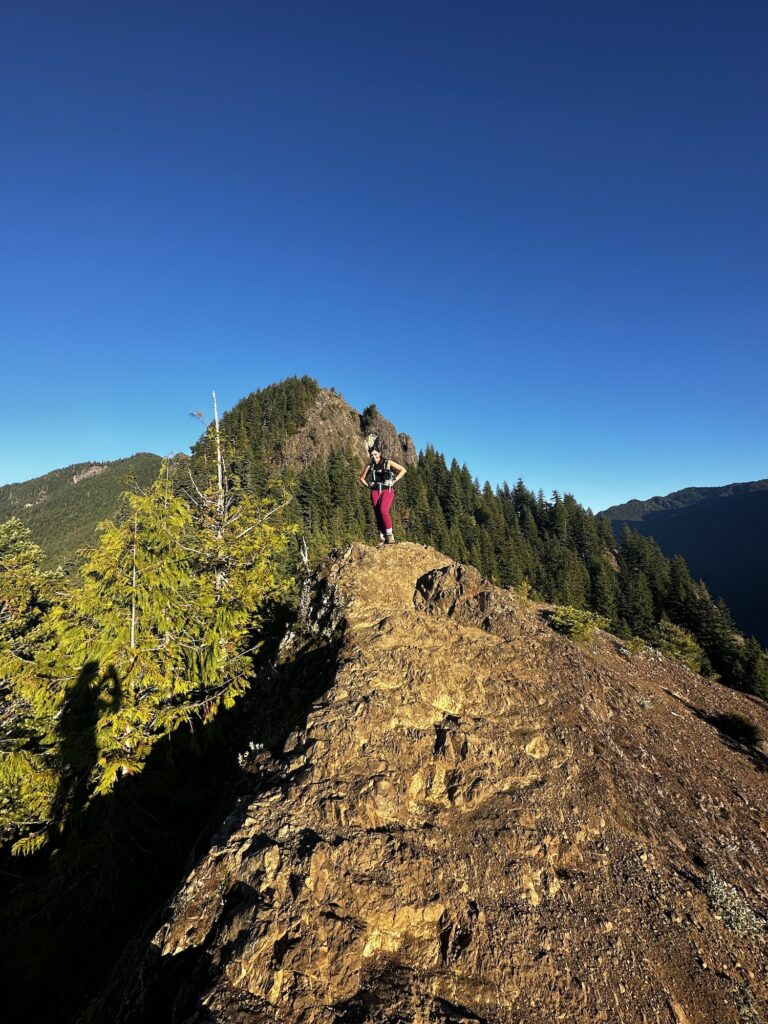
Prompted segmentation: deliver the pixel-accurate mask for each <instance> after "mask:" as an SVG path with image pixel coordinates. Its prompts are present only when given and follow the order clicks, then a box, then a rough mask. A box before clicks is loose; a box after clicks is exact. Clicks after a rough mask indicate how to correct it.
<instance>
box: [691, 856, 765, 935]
mask: <svg viewBox="0 0 768 1024" xmlns="http://www.w3.org/2000/svg"><path fill="white" fill-rule="evenodd" d="M704 891H705V892H706V894H707V899H708V900H709V905H710V907H711V908H712V910H713V911H714V912H715V913H716V914H718V915H719V916H720V917H721V918H722V920H723V923H724V924H725V925H726V927H728V928H730V929H731V931H734V932H736V934H737V935H741V936H742V937H743V938H756V937H757V936H758V935H761V934H762V932H763V931H764V930H765V921H763V919H762V918H761V917H758V916H757V914H756V913H755V912H754V910H752V908H751V907H750V906H749V904H748V903H746V902H745V900H744V899H743V898H742V897H741V896H740V895H739V892H738V890H737V889H735V888H734V887H733V886H732V885H730V884H729V883H728V882H725V881H723V879H722V878H720V876H719V875H717V874H715V872H714V871H712V872H710V874H709V875H708V876H707V880H706V882H705V884H704Z"/></svg>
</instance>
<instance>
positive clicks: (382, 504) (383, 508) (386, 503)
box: [371, 487, 395, 533]
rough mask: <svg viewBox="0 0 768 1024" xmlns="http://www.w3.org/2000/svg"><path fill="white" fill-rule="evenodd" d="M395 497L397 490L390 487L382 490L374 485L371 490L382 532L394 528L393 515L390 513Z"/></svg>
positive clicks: (377, 522) (378, 524)
mask: <svg viewBox="0 0 768 1024" xmlns="http://www.w3.org/2000/svg"><path fill="white" fill-rule="evenodd" d="M394 497H395V492H394V491H393V490H391V489H390V488H386V489H383V490H381V491H380V490H379V489H378V487H374V488H373V490H372V491H371V501H372V502H373V510H374V512H375V513H376V524H377V526H378V527H379V532H380V533H386V531H387V530H391V529H392V517H391V516H390V514H389V510H390V508H391V507H392V501H393V499H394Z"/></svg>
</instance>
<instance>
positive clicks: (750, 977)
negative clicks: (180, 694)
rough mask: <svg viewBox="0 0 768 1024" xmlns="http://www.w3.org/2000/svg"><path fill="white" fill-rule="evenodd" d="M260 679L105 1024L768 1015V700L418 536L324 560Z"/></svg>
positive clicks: (713, 1022)
mask: <svg viewBox="0 0 768 1024" xmlns="http://www.w3.org/2000/svg"><path fill="white" fill-rule="evenodd" d="M270 685H271V686H272V688H273V690H274V691H280V690H281V688H282V690H283V691H284V693H285V695H286V699H289V698H290V699H293V697H295V699H296V700H297V701H298V699H299V698H298V696H297V695H299V694H300V693H310V695H311V699H309V700H308V701H307V703H306V705H305V706H304V707H303V710H302V713H301V714H300V715H297V716H295V721H293V722H292V723H291V728H290V729H286V730H285V732H284V734H283V735H282V736H281V738H280V743H279V744H278V745H276V746H274V747H273V749H271V750H270V749H269V746H268V745H265V746H264V748H263V749H261V744H259V743H254V744H252V749H251V750H250V752H249V753H248V755H247V757H244V759H243V761H244V773H245V778H244V782H243V784H242V787H241V791H240V796H239V798H238V799H237V802H236V805H235V806H234V808H233V810H232V813H231V814H230V815H229V817H228V819H227V820H226V821H225V822H224V824H223V825H222V827H221V828H220V829H219V831H218V832H217V834H216V835H215V837H214V841H213V844H212V845H211V847H210V849H209V850H207V852H205V853H204V854H203V855H202V856H201V857H200V859H199V861H198V862H197V864H196V866H194V868H193V869H192V870H191V872H190V874H189V875H188V877H187V878H186V879H185V881H184V882H183V884H182V886H181V887H180V889H179V891H178V892H177V895H176V897H175V898H174V900H173V901H172V903H171V905H170V906H169V907H168V908H167V912H166V914H165V918H164V921H163V923H162V925H161V926H160V927H159V929H158V930H157V932H156V935H155V937H154V940H153V942H152V944H151V947H150V948H149V949H148V950H147V951H146V952H145V953H144V954H143V956H142V962H141V966H140V968H139V969H138V970H137V972H136V973H135V976H134V979H133V981H132V982H131V984H130V985H127V986H126V987H125V990H124V992H123V994H122V995H121V1007H120V1009H119V1010H117V1011H115V1012H114V1014H113V1016H112V1018H111V1019H122V1020H126V1021H128V1020H130V1021H140V1020H163V1021H168V1022H170V1021H174V1022H186V1024H202V1022H221V1024H224V1022H226V1024H262V1022H264V1024H266V1022H270V1024H272V1022H286V1024H299V1022H301V1024H331V1022H339V1021H345V1022H395V1021H402V1022H417V1024H426V1022H428V1021H429V1022H431V1021H487V1022H494V1024H495V1022H499V1024H513V1022H514V1024H552V1022H555V1021H566V1022H569V1024H574V1022H585V1024H586V1022H590V1024H593V1022H598V1021H606V1022H607V1021H610V1022H627V1024H630V1022H631V1024H635V1022H637V1024H640V1022H643V1024H651V1022H654V1024H655V1022H664V1024H666V1022H669V1024H705V1022H706V1024H757V1022H760V1021H768V986H767V985H766V976H765V959H764V957H765V947H766V917H767V916H768V885H767V883H766V871H765V868H766V864H768V834H767V833H766V827H767V824H768V819H767V818H766V808H765V795H766V781H767V780H768V775H766V767H767V766H768V760H767V759H766V756H765V753H764V751H763V750H762V749H761V748H760V747H755V746H746V745H742V744H741V743H739V742H736V741H735V740H733V739H731V738H729V736H728V735H727V732H726V730H725V729H724V726H723V723H724V722H726V721H728V720H729V719H728V718H727V716H729V715H733V714H737V713H738V714H746V715H748V716H749V717H750V718H751V719H752V720H753V721H755V722H756V723H757V724H758V725H760V726H762V728H763V729H764V730H765V731H766V732H768V715H766V711H765V706H764V704H762V703H761V702H760V701H758V700H757V699H752V698H749V697H746V696H744V695H742V694H739V693H736V692H735V691H731V690H728V689H726V688H725V687H723V686H721V685H719V684H717V683H715V682H713V681H708V680H705V679H703V678H701V677H700V676H698V675H695V674H694V673H692V672H691V671H689V670H688V669H686V668H684V667H683V666H681V665H679V664H676V663H673V662H671V661H668V660H666V659H664V658H663V657H662V656H661V655H659V654H658V653H657V652H655V651H653V650H651V649H650V648H647V649H645V650H644V651H641V652H639V653H633V652H630V651H629V650H626V649H625V648H624V647H623V645H622V641H621V640H619V639H617V638H616V637H614V636H611V635H609V634H607V633H603V632H599V631H598V632H597V633H596V634H595V636H594V637H593V639H592V640H590V641H588V642H586V643H581V644H579V643H576V642H574V641H572V640H570V639H568V638H567V637H565V636H562V635H560V634H558V633H556V632H554V631H553V630H552V629H551V628H550V627H549V626H548V625H547V622H546V609H544V608H542V606H539V605H535V604H533V603H531V602H528V601H526V600H524V599H523V598H522V597H521V596H520V595H519V594H517V593H515V592H513V591H509V590H502V589H499V588H496V587H494V586H492V585H491V584H489V583H487V582H485V581H483V580H482V579H481V577H480V576H479V574H478V573H477V572H475V571H474V570H473V569H470V568H466V567H463V566H461V565H457V564H455V563H452V562H449V561H448V559H446V558H445V557H444V556H442V555H440V554H439V553H438V552H436V551H434V550H431V549H429V548H424V547H421V546H419V545H415V544H399V545H395V546H391V547H384V548H382V549H372V548H368V547H365V546H363V545H353V546H352V547H350V548H348V549H346V550H345V551H343V552H339V553H336V554H334V555H333V556H332V557H331V558H329V560H328V561H327V562H326V563H325V564H324V565H323V566H322V567H321V568H320V570H319V571H318V572H317V573H315V574H314V576H313V577H312V578H311V579H310V580H309V581H308V582H307V584H306V586H305V589H304V593H303V597H302V600H301V614H300V617H299V620H298V623H297V624H296V625H295V626H293V627H292V628H291V631H290V632H289V633H288V635H287V636H286V637H285V638H284V640H283V643H282V646H281V650H280V656H279V659H278V663H277V664H276V666H275V675H274V678H273V680H272V682H271V684H270ZM297 706H298V705H297ZM266 713H267V711H266V710H265V714H266Z"/></svg>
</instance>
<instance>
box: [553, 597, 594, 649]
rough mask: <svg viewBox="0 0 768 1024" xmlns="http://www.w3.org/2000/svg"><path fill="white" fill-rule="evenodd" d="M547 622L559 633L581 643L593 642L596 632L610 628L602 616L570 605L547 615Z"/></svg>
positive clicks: (562, 606)
mask: <svg viewBox="0 0 768 1024" xmlns="http://www.w3.org/2000/svg"><path fill="white" fill-rule="evenodd" d="M547 622H548V623H549V625H550V626H551V627H552V628H553V629H554V630H556V631H557V632H558V633H562V634H563V635H564V636H567V637H570V638H571V640H576V641H578V642H579V643H586V642H587V641H588V640H591V639H592V637H593V636H594V634H595V630H597V629H607V628H608V622H607V621H606V620H605V619H604V618H603V617H602V615H596V614H595V613H594V612H588V611H585V610H584V609H583V608H572V607H571V606H569V605H561V606H560V607H559V608H555V610H554V611H552V612H550V613H549V614H548V615H547Z"/></svg>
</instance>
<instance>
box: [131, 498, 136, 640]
mask: <svg viewBox="0 0 768 1024" xmlns="http://www.w3.org/2000/svg"><path fill="white" fill-rule="evenodd" d="M137 529H138V524H137V522H136V516H134V517H133V547H132V548H131V558H132V562H133V565H132V568H131V650H132V651H133V650H135V649H136V532H137Z"/></svg>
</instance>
